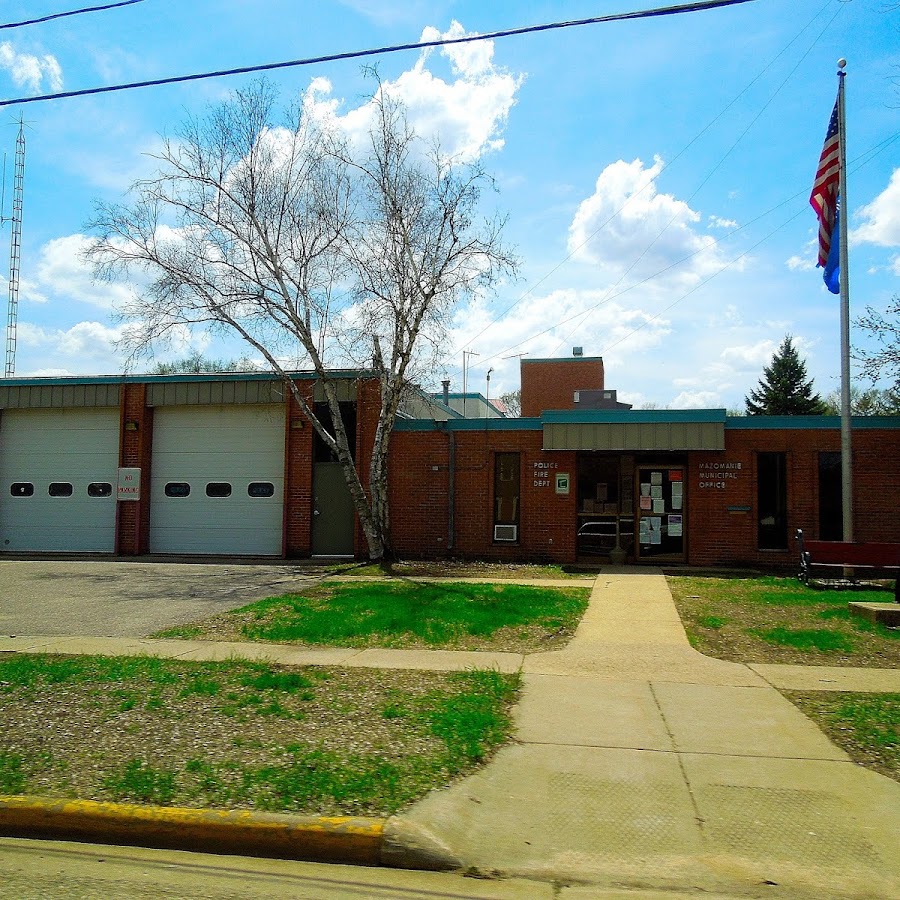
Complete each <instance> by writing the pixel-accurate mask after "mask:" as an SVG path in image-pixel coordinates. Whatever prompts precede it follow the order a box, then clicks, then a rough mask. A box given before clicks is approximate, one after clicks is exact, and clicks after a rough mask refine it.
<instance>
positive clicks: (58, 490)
mask: <svg viewBox="0 0 900 900" xmlns="http://www.w3.org/2000/svg"><path fill="white" fill-rule="evenodd" d="M47 493H48V494H50V496H51V497H71V496H72V485H71V484H69V482H68V481H52V482H50V488H49V490H48V491H47Z"/></svg>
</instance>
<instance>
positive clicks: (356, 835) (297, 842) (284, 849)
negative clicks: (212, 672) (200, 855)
mask: <svg viewBox="0 0 900 900" xmlns="http://www.w3.org/2000/svg"><path fill="white" fill-rule="evenodd" d="M0 833H2V834H3V835H6V836H8V837H43V838H55V839H60V840H67V839H68V840H87V841H93V842H97V843H105V844H133V845H138V846H144V847H165V848H168V849H176V850H198V851H201V852H207V853H225V854H239V855H242V856H267V857H277V858H282V859H305V860H319V861H323V862H346V863H354V864H357V865H368V866H377V865H380V862H381V859H380V857H381V846H382V842H383V839H384V820H383V819H369V818H364V817H361V816H360V817H354V816H334V817H327V816H289V815H281V814H278V813H260V812H254V811H252V810H213V809H184V808H178V807H171V808H170V807H160V806H139V805H137V804H127V803H99V802H96V801H93V800H51V799H45V798H42V797H0Z"/></svg>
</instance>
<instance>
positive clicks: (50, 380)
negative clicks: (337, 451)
mask: <svg viewBox="0 0 900 900" xmlns="http://www.w3.org/2000/svg"><path fill="white" fill-rule="evenodd" d="M286 374H288V375H290V377H291V378H293V379H295V380H297V381H317V380H318V378H319V376H318V375H317V374H316V373H315V372H309V371H306V372H288V373H286ZM328 374H329V376H330V377H331V378H333V379H346V378H374V377H375V374H374V373H373V372H371V371H368V370H365V369H337V370H335V371H332V372H329V373H328ZM280 380H281V378H280V376H279V375H277V374H276V373H274V372H203V373H200V374H197V373H188V372H185V373H179V374H172V375H58V376H50V377H34V378H3V379H0V385H8V386H10V387H31V386H34V385H42V384H45V385H48V386H51V387H56V386H59V385H67V384H109V383H110V382H113V383H115V384H158V383H160V382H165V381H197V382H203V381H280Z"/></svg>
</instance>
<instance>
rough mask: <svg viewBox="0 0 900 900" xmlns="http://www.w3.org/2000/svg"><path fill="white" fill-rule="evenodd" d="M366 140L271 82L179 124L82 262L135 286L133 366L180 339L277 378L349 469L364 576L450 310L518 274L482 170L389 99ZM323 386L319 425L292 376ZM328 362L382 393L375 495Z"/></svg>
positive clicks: (384, 541) (384, 550)
mask: <svg viewBox="0 0 900 900" xmlns="http://www.w3.org/2000/svg"><path fill="white" fill-rule="evenodd" d="M374 108H375V115H374V117H373V121H372V126H371V128H370V129H369V133H368V135H367V139H366V140H365V141H364V142H362V144H361V146H356V145H354V144H351V143H350V142H348V141H347V140H345V139H344V138H342V137H341V136H340V134H339V133H338V131H337V130H336V129H334V128H329V127H327V126H326V125H323V124H322V123H321V122H317V121H315V120H313V118H312V117H311V116H309V115H307V113H306V110H305V109H304V106H303V104H302V103H299V104H296V105H295V106H293V107H292V108H290V109H288V110H285V111H283V112H282V111H281V110H280V109H279V107H278V106H277V103H276V95H275V91H274V90H273V89H272V87H271V86H270V85H268V84H267V83H265V82H258V83H256V84H255V85H253V86H252V87H250V88H248V89H246V90H242V91H237V92H235V94H234V95H233V96H232V97H231V98H230V99H229V100H228V101H226V102H224V103H223V104H221V105H220V106H218V107H216V108H214V109H213V110H211V111H210V112H209V113H208V115H207V116H205V117H204V118H199V119H191V120H189V121H187V122H186V123H185V124H184V125H183V126H182V127H181V129H180V130H179V132H178V133H177V135H176V137H175V138H174V139H169V140H166V141H164V144H163V149H162V151H161V152H160V153H159V154H158V155H157V156H156V160H157V162H158V164H159V170H158V172H157V174H156V175H155V176H153V177H152V178H149V179H145V180H142V181H139V182H136V183H135V184H134V185H133V186H132V188H131V190H130V192H129V198H128V199H129V202H126V203H123V204H99V205H98V207H97V211H96V216H95V219H94V221H93V222H91V223H90V225H91V228H92V230H93V231H94V232H95V234H96V235H97V237H96V240H95V241H94V242H93V244H92V245H91V247H90V248H89V250H88V258H89V260H90V261H91V262H92V264H93V266H94V271H95V274H96V275H97V276H98V277H102V278H108V279H114V278H123V277H125V278H129V279H131V284H132V288H133V290H132V295H131V299H130V301H129V302H127V303H126V304H125V305H124V306H123V307H122V308H121V309H120V310H119V313H120V315H121V317H122V319H123V320H124V321H125V322H127V323H128V329H127V330H126V337H125V338H124V341H123V343H124V346H125V348H126V349H127V350H129V352H131V353H132V354H133V355H134V356H135V357H136V356H139V355H141V354H142V353H146V352H148V350H150V348H153V347H154V346H159V345H160V344H164V343H165V342H166V341H167V340H169V339H171V338H172V336H173V335H178V334H183V332H184V330H185V329H195V328H204V329H212V330H216V329H219V330H223V331H225V332H230V333H234V334H237V335H239V336H240V337H241V338H242V339H243V340H244V341H246V342H247V344H249V345H250V346H251V347H253V348H254V349H255V350H256V351H257V352H258V353H259V354H260V355H261V356H262V357H263V358H264V359H265V360H266V362H267V364H268V366H269V367H270V368H271V370H272V372H273V373H275V374H276V375H277V376H278V377H280V378H281V379H282V380H283V382H284V384H285V385H286V388H287V390H289V391H290V393H291V395H292V396H293V398H294V400H295V401H296V403H297V405H298V406H299V407H300V409H301V410H302V412H303V414H304V415H305V416H306V417H307V418H308V419H309V421H310V422H311V423H312V425H313V427H314V429H315V430H316V432H317V434H318V435H319V436H320V437H321V439H322V440H323V441H324V442H325V444H326V445H327V446H328V447H329V449H330V450H331V452H332V453H333V454H334V456H335V458H336V459H337V460H338V461H339V462H340V463H341V466H342V469H343V472H344V475H345V478H346V481H347V485H348V488H349V491H350V495H351V497H352V499H353V503H354V506H355V509H356V512H357V515H358V516H359V521H360V524H361V526H362V529H363V532H364V534H365V537H366V541H367V544H368V551H369V556H370V558H371V559H375V560H377V559H381V558H382V557H384V556H386V555H387V556H389V555H390V552H391V550H390V514H389V508H388V490H387V473H388V470H387V461H388V450H389V445H390V435H391V432H392V430H393V427H394V423H395V421H396V417H397V414H398V410H399V407H400V403H401V401H402V398H403V396H404V392H405V391H406V390H407V389H408V387H409V385H410V380H411V379H412V378H413V377H415V376H416V375H417V373H418V372H420V371H421V368H420V367H422V366H423V365H424V364H426V360H427V359H428V357H429V355H430V354H431V353H433V352H434V351H435V349H436V348H438V347H439V345H440V341H441V337H442V335H443V333H444V329H445V328H446V325H447V323H448V320H449V316H450V314H451V312H452V310H453V308H454V306H455V304H456V303H457V302H458V301H459V300H460V299H461V298H463V297H465V296H467V295H471V294H473V293H474V292H475V291H477V290H480V289H486V288H489V287H491V286H492V285H494V284H495V283H496V281H497V280H498V278H500V277H501V276H502V275H503V274H504V273H505V272H510V271H512V270H513V268H514V260H513V258H512V257H511V255H510V254H509V253H508V252H507V251H506V249H505V248H504V247H503V245H502V243H501V239H500V232H501V226H502V222H501V221H500V220H499V219H493V220H486V221H481V220H477V217H478V214H479V204H480V199H481V194H482V191H483V189H484V187H485V186H486V185H487V184H489V179H488V177H487V176H486V174H485V172H484V171H483V170H482V169H481V168H480V167H479V166H478V165H464V164H461V163H459V162H458V161H455V160H453V159H449V158H447V157H446V156H444V155H442V154H441V152H440V149H439V147H437V146H433V145H428V144H427V142H425V141H424V140H423V139H422V138H420V137H419V136H418V135H417V134H416V133H415V132H414V130H413V129H412V128H411V127H410V125H409V122H408V120H407V117H406V114H405V109H404V108H403V106H402V104H401V103H400V102H399V101H398V100H397V99H396V98H393V97H391V96H388V95H386V93H385V91H384V90H383V89H382V87H381V85H378V91H377V93H376V95H375V99H374ZM298 348H299V352H300V357H301V364H308V366H309V367H310V368H311V369H312V370H313V371H315V373H316V374H317V375H318V378H319V380H320V382H321V384H322V387H323V390H324V394H325V398H326V400H327V404H328V409H329V412H330V418H331V422H323V421H321V420H320V418H318V417H317V416H316V415H315V411H314V408H313V407H312V405H311V404H309V403H307V402H306V400H305V398H304V397H303V396H302V394H301V392H300V391H299V389H298V387H297V385H296V383H295V381H294V380H293V379H292V378H291V377H290V374H289V368H290V367H289V366H287V365H286V364H285V362H284V360H285V359H287V358H291V357H292V356H293V357H296V356H297V352H298ZM336 360H340V361H350V362H353V363H355V364H357V365H361V366H362V367H363V368H365V369H367V370H370V371H371V372H372V374H373V377H376V378H378V379H379V382H380V386H381V408H380V415H379V421H378V427H377V430H376V434H375V437H374V445H373V447H372V454H371V464H370V473H369V479H368V484H364V483H363V479H362V478H361V477H360V473H359V471H358V469H357V466H356V464H355V462H354V455H353V449H354V448H351V447H350V446H349V444H348V438H347V431H346V429H345V428H344V423H343V420H342V418H341V411H340V405H339V402H338V393H337V390H336V382H335V380H334V379H333V378H332V376H331V371H332V369H333V365H334V363H335V361H336Z"/></svg>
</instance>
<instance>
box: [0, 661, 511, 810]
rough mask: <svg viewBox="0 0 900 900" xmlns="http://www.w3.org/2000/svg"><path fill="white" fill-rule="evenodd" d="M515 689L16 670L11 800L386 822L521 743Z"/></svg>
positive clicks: (61, 664) (54, 667)
mask: <svg viewBox="0 0 900 900" xmlns="http://www.w3.org/2000/svg"><path fill="white" fill-rule="evenodd" d="M517 690H518V676H510V675H501V674H499V673H497V672H493V671H470V672H465V673H454V674H446V673H434V672H404V671H395V670H389V671H381V670H342V669H336V668H321V667H304V668H286V667H280V666H275V665H269V664H261V663H253V662H244V661H229V662H216V663H190V662H184V661H175V660H160V659H151V658H147V657H118V658H107V657H90V656H79V657H65V656H48V655H40V654H21V655H19V654H17V655H14V656H9V657H5V658H2V659H0V794H6V795H10V794H34V795H40V796H45V797H76V798H80V799H85V800H109V801H125V802H137V803H149V804H157V805H174V806H190V807H213V808H246V809H260V810H269V811H287V812H292V813H307V814H326V815H329V814H332V815H341V814H346V815H389V814H391V813H393V812H396V811H397V810H398V809H400V808H402V807H404V806H406V805H408V804H409V803H411V802H413V801H414V800H416V799H417V798H419V797H421V796H423V795H424V794H425V793H426V792H428V791H429V790H431V789H433V788H436V787H440V786H443V785H445V784H447V783H448V782H449V781H450V780H451V779H453V778H455V777H456V776H458V775H461V774H464V773H466V772H468V771H471V770H472V769H474V768H475V767H476V766H478V765H479V764H481V763H482V762H483V761H484V760H485V759H487V758H488V757H489V756H490V755H491V753H492V752H493V751H494V750H495V749H496V747H498V746H499V745H500V744H502V743H503V742H504V741H505V740H506V739H507V738H508V735H509V733H510V709H511V705H512V703H513V702H514V700H515V696H516V692H517Z"/></svg>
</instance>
